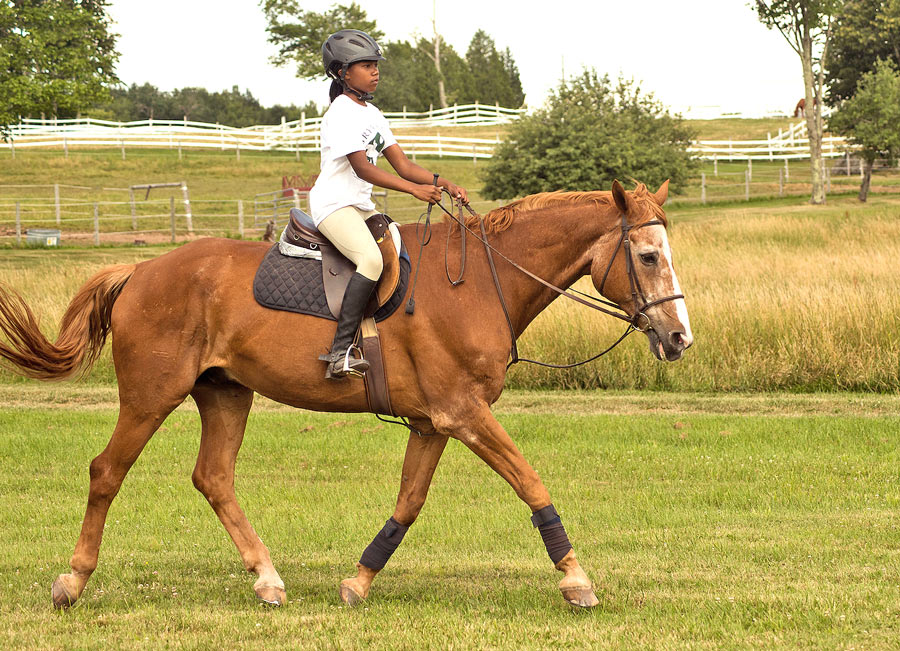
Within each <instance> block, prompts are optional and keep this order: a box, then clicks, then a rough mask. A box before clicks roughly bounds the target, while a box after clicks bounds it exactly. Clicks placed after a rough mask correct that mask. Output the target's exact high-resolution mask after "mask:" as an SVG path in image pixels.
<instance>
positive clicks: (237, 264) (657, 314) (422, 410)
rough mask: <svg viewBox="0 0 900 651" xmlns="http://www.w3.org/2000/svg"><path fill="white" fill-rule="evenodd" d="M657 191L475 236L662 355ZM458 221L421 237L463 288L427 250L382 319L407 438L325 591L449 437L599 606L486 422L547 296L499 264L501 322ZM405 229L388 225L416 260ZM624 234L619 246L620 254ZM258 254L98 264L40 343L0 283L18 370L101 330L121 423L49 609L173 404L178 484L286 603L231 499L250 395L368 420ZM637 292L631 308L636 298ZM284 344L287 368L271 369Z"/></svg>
mask: <svg viewBox="0 0 900 651" xmlns="http://www.w3.org/2000/svg"><path fill="white" fill-rule="evenodd" d="M667 193H668V184H667V183H666V184H664V185H663V186H662V187H661V188H660V189H659V190H658V191H657V192H656V193H655V194H652V193H650V192H648V191H647V189H646V187H644V186H643V185H638V186H637V187H636V189H635V190H634V191H633V192H627V191H625V190H624V189H623V188H622V186H621V185H620V184H619V183H618V182H615V183H614V184H613V189H612V192H565V193H560V192H557V193H544V194H537V195H533V196H530V197H526V198H524V199H521V200H518V201H515V202H513V203H511V204H509V205H507V206H504V207H502V208H498V209H496V210H493V211H491V212H490V213H488V214H487V215H486V216H485V217H484V225H485V227H486V230H487V232H488V233H489V238H490V242H491V245H492V246H493V247H495V249H496V250H497V251H498V252H501V253H503V254H504V255H506V256H508V257H509V258H510V259H512V260H515V261H517V262H520V263H523V264H524V266H526V267H527V268H528V269H529V271H531V272H533V273H535V274H537V275H539V276H540V277H542V278H543V279H545V280H547V281H549V282H550V283H552V284H553V285H556V286H557V287H561V288H566V287H569V286H570V285H572V283H574V282H575V281H576V280H578V279H579V278H581V277H583V276H585V275H590V276H591V278H592V280H593V283H594V285H595V287H597V288H602V293H603V294H604V295H605V296H606V297H607V298H608V299H609V300H611V301H613V302H615V303H617V304H618V305H620V306H621V307H622V309H623V310H624V311H626V312H627V313H628V314H630V315H636V312H638V311H640V312H642V313H643V315H644V316H641V317H640V318H641V319H642V320H643V319H645V320H646V323H645V324H644V325H645V326H646V329H645V333H646V334H647V335H648V337H649V339H650V348H651V351H652V352H653V353H654V354H655V355H656V356H657V357H658V358H660V359H668V360H669V361H674V360H677V359H679V358H680V357H681V355H682V352H683V351H684V350H685V349H686V348H687V347H688V346H690V345H691V343H692V341H693V337H692V334H691V329H690V325H689V323H688V317H687V311H686V308H685V304H684V300H683V298H680V289H679V286H678V281H677V279H676V277H675V271H674V269H673V266H672V255H671V251H670V248H669V244H668V240H667V237H666V227H665V224H666V221H665V214H664V212H663V210H662V208H661V206H662V205H663V203H664V202H665V200H666V196H667ZM469 225H470V226H474V228H475V229H476V230H473V231H465V232H463V231H461V229H459V228H458V227H457V226H456V225H455V224H452V223H443V224H438V225H436V226H435V227H434V235H435V236H437V238H436V239H437V241H442V240H441V239H440V238H441V237H442V236H446V235H447V234H446V232H445V231H444V230H443V229H447V228H451V227H452V228H454V230H455V232H454V233H452V237H451V238H450V240H449V242H450V244H449V245H448V246H449V247H450V248H451V249H452V251H449V252H448V253H450V254H451V255H453V253H454V252H455V253H457V254H458V252H459V247H460V233H462V236H465V237H468V238H470V240H469V250H470V253H469V261H468V268H467V271H466V274H467V276H466V280H465V283H463V284H461V285H459V286H458V287H451V286H450V285H449V284H448V283H447V282H446V281H445V276H444V269H443V266H444V263H445V260H444V255H445V251H444V247H442V246H434V245H432V246H430V247H425V249H424V251H423V254H422V258H421V273H420V274H419V286H418V289H417V290H416V298H417V305H416V309H415V312H414V314H412V315H407V314H404V313H402V312H399V313H397V314H395V315H394V316H393V317H391V318H389V319H387V320H385V321H383V322H382V323H381V324H380V331H381V338H382V342H383V350H384V358H385V361H386V368H387V377H388V382H389V385H390V392H391V398H392V403H393V407H394V410H395V412H396V413H397V414H398V415H401V416H404V417H406V418H408V419H409V421H410V423H411V424H412V426H413V427H414V428H415V429H416V430H418V433H415V432H414V433H411V434H410V436H409V442H408V445H407V448H406V456H405V459H404V461H403V470H402V474H401V480H400V491H399V495H398V498H397V505H396V509H395V511H394V513H393V516H392V517H391V518H390V519H389V520H388V522H387V524H386V525H385V527H384V528H383V529H382V530H381V531H380V532H379V533H378V535H377V536H376V537H375V539H374V540H373V542H372V544H370V545H369V547H368V548H367V549H366V550H365V552H364V553H363V556H362V558H361V559H360V562H359V563H357V575H356V576H355V577H353V578H348V579H345V580H344V581H343V582H342V583H341V586H340V595H341V598H342V599H343V600H344V602H346V603H348V604H351V605H352V604H356V603H358V602H360V601H361V600H363V599H365V598H366V597H367V595H368V592H369V587H370V585H371V583H372V580H373V578H374V577H375V575H376V573H377V572H378V571H379V570H380V569H381V568H382V567H383V566H384V564H385V563H386V562H387V559H388V558H389V557H390V554H391V553H392V552H393V551H394V549H396V547H397V545H398V544H399V542H400V539H401V538H402V536H403V534H404V533H405V532H406V530H407V528H408V527H409V526H410V525H412V523H413V522H414V521H415V519H416V517H417V516H418V514H419V511H420V509H421V508H422V506H423V504H424V503H425V497H426V495H427V493H428V488H429V485H430V483H431V479H432V476H433V474H434V471H435V468H436V466H437V464H438V461H439V460H440V458H441V453H442V452H443V450H444V446H445V445H446V444H447V441H448V439H449V438H450V437H453V438H456V439H459V440H460V441H462V442H463V444H465V445H466V446H467V447H468V448H469V449H471V450H472V451H473V452H474V453H475V454H476V455H478V456H479V457H480V458H481V459H483V460H484V461H485V462H486V463H487V464H488V465H489V466H490V467H491V468H493V469H494V470H495V471H496V472H497V473H498V474H500V475H501V476H502V477H503V478H504V479H506V481H507V482H509V484H510V485H511V486H512V488H513V490H515V491H516V494H517V495H518V496H519V497H520V498H521V499H522V501H524V502H525V504H527V505H528V507H529V508H530V509H531V512H532V513H533V516H532V521H533V522H534V524H535V526H537V527H538V529H539V530H540V533H541V536H542V538H543V539H544V543H545V545H546V547H547V551H548V553H549V555H550V557H551V561H552V562H553V563H554V565H555V567H556V568H557V569H558V570H560V571H562V572H564V574H565V576H564V577H563V579H562V581H561V582H560V584H559V587H560V590H561V591H562V593H563V597H564V598H565V599H566V600H567V601H568V602H570V603H572V604H576V605H579V606H585V607H588V606H593V605H596V604H597V603H598V602H597V599H596V597H595V595H594V593H593V590H592V586H591V583H590V581H589V580H588V578H587V575H586V574H585V573H584V571H583V570H582V569H581V567H580V566H579V564H578V561H577V560H576V558H575V552H574V550H573V549H572V546H571V544H570V543H569V541H568V538H567V536H566V534H565V529H564V528H563V526H562V523H561V520H560V518H559V517H558V514H557V513H556V511H555V509H554V508H553V506H552V504H551V500H550V494H549V492H548V491H547V489H546V488H545V487H544V484H543V483H542V482H541V480H540V478H539V477H538V475H537V473H536V472H535V471H534V470H533V469H532V468H531V466H530V465H529V464H528V462H527V461H526V460H525V458H524V457H523V456H522V454H521V453H520V452H519V450H518V449H517V448H516V446H515V444H514V443H513V441H512V439H511V438H510V437H509V435H508V434H507V433H506V431H504V429H503V427H502V426H501V425H500V424H499V423H498V422H497V420H496V419H495V418H494V416H493V415H492V414H491V410H490V406H491V405H492V404H493V403H494V402H495V401H496V400H497V399H498V398H499V397H500V393H501V392H502V390H503V384H504V379H505V377H506V370H507V361H508V359H509V356H510V350H511V342H512V337H511V334H514V336H519V335H520V334H521V333H522V331H524V330H525V328H526V327H527V326H528V324H529V323H531V321H532V320H533V319H534V318H535V317H536V316H537V315H538V313H540V312H541V310H543V309H544V308H545V307H547V305H549V304H550V303H551V302H552V301H553V300H554V299H555V298H556V296H557V294H556V293H555V292H554V291H552V290H550V289H548V288H547V287H546V286H545V285H542V284H539V283H538V282H535V281H534V280H533V279H532V278H530V277H528V276H526V275H525V274H523V273H522V272H521V271H520V270H518V269H516V268H515V267H513V266H512V265H511V264H510V263H509V262H507V261H505V260H503V259H502V258H497V264H496V273H497V275H498V277H499V282H500V285H501V287H502V291H503V294H504V296H505V301H506V305H507V307H508V313H509V321H507V318H506V316H505V315H504V310H503V307H502V305H501V303H500V300H499V299H498V292H497V288H496V287H495V285H494V281H493V279H492V274H491V270H490V267H489V262H488V257H487V255H486V253H485V250H484V248H482V247H481V243H480V242H479V241H478V239H477V238H476V237H475V236H474V235H472V233H473V232H477V229H478V218H477V217H474V218H469ZM626 226H627V228H626ZM414 228H415V227H414V226H405V227H403V228H402V229H401V231H402V233H403V235H404V238H405V240H406V242H407V245H408V247H409V249H410V250H409V252H410V254H411V258H412V260H413V261H416V260H417V259H418V254H419V247H418V244H417V242H416V238H415V237H413V235H414ZM622 238H624V239H627V240H628V242H627V244H629V245H630V249H629V246H625V247H622V246H621V244H622V241H621V240H622ZM269 247H270V245H269V244H264V243H259V242H239V241H232V240H223V239H212V238H210V239H202V240H197V241H195V242H191V243H189V244H185V245H184V246H182V247H179V248H177V249H175V250H173V251H171V252H169V253H166V254H165V255H162V256H160V257H159V258H156V259H153V260H149V261H146V262H141V263H139V264H131V265H118V266H113V267H109V268H107V269H104V270H102V271H100V272H99V273H97V274H96V275H95V276H93V277H92V278H91V279H90V280H89V281H88V282H87V283H86V284H85V285H84V286H83V287H82V288H81V290H80V291H79V292H78V294H77V295H76V296H75V297H74V298H73V299H72V302H71V303H70V305H69V307H68V309H67V311H66V313H65V315H64V317H63V320H62V324H61V327H60V333H59V336H58V338H57V340H56V343H55V344H54V343H50V342H49V341H48V340H47V339H46V338H45V337H44V335H43V334H42V333H41V331H40V330H39V328H38V324H37V320H36V319H35V317H34V315H33V314H32V313H31V311H30V309H29V308H28V306H27V305H26V304H25V303H24V301H23V300H22V299H21V298H20V297H19V296H18V295H17V294H15V293H14V292H12V291H9V290H6V289H3V288H2V287H0V329H2V330H3V331H4V333H5V334H6V338H7V339H8V342H7V343H3V342H0V356H2V357H3V358H5V359H6V360H7V362H10V363H11V364H12V365H13V366H15V367H16V368H17V370H18V371H19V372H20V373H22V374H24V375H27V376H30V377H33V378H37V379H42V380H52V379H62V378H66V377H69V376H71V375H73V374H76V373H77V372H78V371H80V370H86V369H87V368H89V366H90V364H91V363H92V362H93V361H94V360H95V359H96V357H97V355H98V354H99V352H100V349H101V347H102V346H103V344H104V341H105V339H106V337H107V335H108V334H109V333H110V332H111V333H112V335H113V337H112V353H113V360H114V362H115V369H116V376H117V379H118V386H119V401H120V407H119V417H118V422H117V423H116V427H115V430H114V432H113V434H112V437H111V439H110V441H109V443H108V444H107V446H106V448H105V449H104V450H103V451H102V452H101V453H100V455H99V456H97V457H96V458H95V459H94V460H93V461H92V462H91V464H90V491H89V495H88V503H87V510H86V513H85V516H84V522H83V525H82V529H81V535H80V536H79V538H78V542H77V544H76V546H75V552H74V554H73V556H72V559H71V561H70V566H71V570H72V571H71V573H68V574H61V575H60V576H59V577H57V579H56V580H55V581H54V583H53V588H52V598H53V603H54V605H55V606H56V607H59V608H65V607H68V606H70V605H71V604H73V603H74V602H75V601H76V600H77V599H78V598H79V596H80V595H81V593H82V591H83V590H84V587H85V584H86V583H87V580H88V578H89V577H90V576H91V573H92V572H93V571H94V570H95V569H96V567H97V557H98V553H99V549H100V542H101V537H102V534H103V528H104V523H105V521H106V516H107V511H108V509H109V507H110V503H111V502H112V500H113V498H114V497H115V496H116V493H117V492H118V491H119V487H120V486H121V484H122V481H123V479H124V478H125V475H126V473H127V472H128V470H129V468H131V466H132V464H133V463H134V462H135V460H136V459H137V457H138V455H139V454H140V453H141V450H143V448H144V446H145V445H146V444H147V441H149V439H150V437H151V436H153V434H154V432H156V430H157V428H159V426H160V425H161V424H162V422H163V421H164V420H165V419H166V417H167V416H168V415H169V414H170V413H171V412H172V410H174V409H175V408H176V407H177V406H178V405H180V404H181V403H182V402H183V401H184V400H185V399H186V398H187V396H188V395H190V396H193V398H194V400H195V401H196V403H197V408H198V410H199V412H200V418H201V423H202V434H201V439H200V452H199V456H198V459H197V464H196V467H195V469H194V471H193V476H192V479H193V483H194V485H195V486H196V488H197V489H198V490H199V491H200V492H201V493H202V494H203V495H204V496H205V497H206V499H207V500H208V501H209V503H210V505H211V506H212V508H213V510H214V511H215V513H216V515H217V516H218V517H219V519H220V520H221V522H222V524H223V525H224V526H225V529H226V530H227V532H228V534H229V535H230V536H231V539H232V540H233V541H234V544H235V545H236V546H237V548H238V551H239V552H240V555H241V559H242V560H243V563H244V565H245V567H246V568H247V570H249V571H251V572H254V573H255V574H257V575H258V577H259V578H258V580H257V581H256V582H255V584H254V590H255V591H256V594H257V596H258V597H259V598H260V599H261V600H263V601H265V602H268V603H271V604H283V603H284V602H285V597H286V594H285V589H284V583H283V582H282V580H281V577H280V576H279V575H278V572H277V571H276V570H275V567H274V566H273V565H272V561H271V559H270V556H269V551H268V549H267V548H266V546H265V545H264V544H263V542H262V541H261V540H260V538H259V537H258V536H257V535H256V532H255V531H254V530H253V527H252V526H251V525H250V523H249V522H248V521H247V518H246V516H245V515H244V513H243V511H242V510H241V508H240V506H238V502H237V499H236V497H235V493H234V469H235V460H236V457H237V453H238V448H240V446H241V441H242V439H243V436H244V429H245V426H246V423H247V416H248V414H249V412H250V407H251V404H252V402H253V393H254V391H255V392H258V393H260V394H262V395H264V396H267V397H269V398H271V399H273V400H276V401H278V402H281V403H285V404H288V405H293V406H295V407H301V408H304V409H312V410H318V411H336V412H365V411H368V408H367V403H366V396H365V393H364V388H363V382H362V381H361V380H360V379H358V378H351V377H347V378H344V379H341V380H338V381H335V380H325V379H323V368H322V364H321V362H319V361H318V360H317V358H318V356H319V355H320V354H321V353H323V352H325V351H326V348H327V346H328V344H329V342H330V341H331V338H332V335H333V332H334V327H335V326H334V322H332V321H328V320H325V319H320V318H315V317H310V316H305V315H300V314H294V313H289V312H281V311H275V310H269V309H266V308H263V307H260V306H259V305H258V304H257V303H256V302H255V301H254V299H253V294H252V291H251V284H252V280H253V276H254V273H255V271H256V268H257V266H258V265H259V263H260V261H261V260H262V258H263V256H264V255H265V254H266V252H267V251H268V250H269ZM473 247H477V248H473ZM625 256H630V259H631V262H630V263H627V262H626V260H625ZM629 270H630V271H629ZM412 271H413V273H415V271H416V269H415V267H414V268H413V270H412ZM629 275H630V278H629ZM635 281H636V282H638V283H639V286H640V292H641V295H642V300H643V301H644V302H643V303H642V304H641V305H636V304H635V294H634V292H633V290H632V285H633V283H634V282H635ZM654 303H655V304H654ZM651 304H652V306H651ZM510 325H511V326H512V328H513V330H514V333H510V331H509V327H510ZM298 333H302V336H297V335H298ZM287 346H290V347H291V353H290V358H291V360H293V361H292V362H291V363H285V358H286V353H285V348H286V347H287Z"/></svg>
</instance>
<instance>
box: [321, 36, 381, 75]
mask: <svg viewBox="0 0 900 651" xmlns="http://www.w3.org/2000/svg"><path fill="white" fill-rule="evenodd" d="M357 61H384V57H383V56H382V55H381V48H380V47H379V46H378V43H376V42H375V39H374V38H372V37H371V36H369V35H368V34H366V33H365V32H361V31H359V30H358V29H342V30H340V31H339V32H335V33H334V34H332V35H331V36H329V37H328V39H327V40H326V41H325V43H324V44H323V45H322V63H323V64H324V65H325V74H326V75H328V76H329V77H331V78H332V79H340V78H339V76H338V68H340V67H344V68H345V70H346V67H347V66H348V65H350V64H351V63H356V62H357Z"/></svg>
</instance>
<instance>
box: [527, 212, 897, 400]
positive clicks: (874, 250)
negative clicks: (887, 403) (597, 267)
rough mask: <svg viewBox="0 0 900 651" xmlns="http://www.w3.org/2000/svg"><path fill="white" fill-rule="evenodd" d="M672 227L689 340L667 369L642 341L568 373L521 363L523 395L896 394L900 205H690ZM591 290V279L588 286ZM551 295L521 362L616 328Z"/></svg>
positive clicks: (591, 348) (606, 335)
mask: <svg viewBox="0 0 900 651" xmlns="http://www.w3.org/2000/svg"><path fill="white" fill-rule="evenodd" d="M670 217H671V218H672V227H671V241H672V248H673V250H674V255H675V259H676V270H677V272H678V275H679V280H680V281H681V284H682V289H683V290H684V293H685V294H686V296H687V305H688V309H689V312H690V318H691V325H692V328H693V331H694V336H695V345H694V347H693V348H692V349H690V350H689V351H688V352H687V353H686V355H685V357H684V359H683V360H681V361H679V362H678V363H676V364H661V363H659V362H657V361H656V360H655V358H653V356H652V355H651V353H650V352H649V350H648V347H647V344H646V339H645V338H644V337H643V335H639V334H635V335H632V336H631V337H630V338H629V340H627V341H626V343H625V344H623V345H622V346H620V347H619V348H618V349H617V350H615V351H614V352H612V353H610V354H609V355H608V356H606V357H605V358H603V359H602V360H600V361H598V362H596V363H594V364H591V365H588V366H586V367H581V368H579V369H574V370H571V371H563V372H561V371H553V370H548V369H541V368H538V367H533V366H523V365H520V366H518V367H516V368H515V369H514V371H513V372H512V374H511V376H510V383H511V385H514V386H518V387H528V388H537V387H553V388H562V387H573V388H575V387H577V388H588V387H598V386H600V387H610V388H653V389H669V390H692V391H705V390H710V391H713V390H743V391H772V390H796V391H809V390H845V389H852V390H862V391H882V392H883V391H897V390H900V201H898V200H891V199H885V198H881V199H877V200H875V201H872V202H870V203H869V204H868V205H860V204H859V203H858V202H856V201H855V200H851V199H843V200H836V201H834V202H832V203H831V204H830V205H829V206H827V207H811V206H806V205H800V206H788V207H777V208H773V207H741V208H729V209H718V210H706V211H704V210H695V211H690V212H684V213H681V214H679V213H678V212H677V211H675V212H672V213H670ZM581 284H582V285H583V286H584V287H588V286H589V282H588V281H586V280H583V281H581ZM587 312H588V311H587V310H585V309H584V308H580V307H577V306H574V305H573V304H571V303H569V302H568V301H560V300H557V301H556V302H555V303H554V304H553V305H551V306H550V308H549V309H548V310H547V311H546V312H545V313H544V314H542V315H541V316H540V317H539V318H538V320H537V321H536V322H535V323H534V324H533V325H532V327H531V328H530V329H529V330H528V331H526V333H525V335H524V336H523V338H522V342H521V354H522V355H523V356H526V357H531V358H537V359H550V360H561V359H562V360H569V361H571V360H574V359H575V358H578V357H582V358H584V357H587V356H589V355H590V354H592V353H596V352H598V351H599V350H602V348H603V347H605V345H607V344H608V343H611V342H612V341H614V338H615V337H617V336H618V335H619V334H620V333H621V326H620V324H619V323H618V322H616V321H614V320H613V319H609V318H604V317H603V316H602V315H595V314H588V313H587Z"/></svg>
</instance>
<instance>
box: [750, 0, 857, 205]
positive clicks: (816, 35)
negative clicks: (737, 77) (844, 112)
mask: <svg viewBox="0 0 900 651" xmlns="http://www.w3.org/2000/svg"><path fill="white" fill-rule="evenodd" d="M840 5H841V0H769V1H768V2H767V1H766V0H756V11H757V14H758V15H759V20H760V21H761V22H762V23H763V24H764V25H765V26H766V27H768V28H769V29H772V28H773V27H774V28H776V29H778V31H779V32H781V35H782V36H784V38H785V40H786V41H787V42H788V44H789V45H790V46H791V48H793V50H794V52H796V53H797V54H798V55H799V57H800V64H801V67H802V69H803V88H804V97H805V98H806V107H805V109H804V114H805V117H806V130H807V133H808V134H809V161H810V169H811V171H812V197H811V198H810V202H811V203H814V204H821V203H825V161H824V159H823V158H822V136H823V131H824V128H823V123H822V99H823V98H822V86H823V82H824V78H825V66H824V62H825V58H826V55H827V54H828V41H829V38H830V36H831V22H832V17H833V16H834V14H835V12H836V11H837V10H838V9H839V8H840ZM817 51H818V52H819V55H818V56H816V52H817Z"/></svg>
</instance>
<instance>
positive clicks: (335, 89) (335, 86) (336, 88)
mask: <svg viewBox="0 0 900 651" xmlns="http://www.w3.org/2000/svg"><path fill="white" fill-rule="evenodd" d="M343 94H344V86H343V85H342V84H341V82H339V81H338V80H337V79H332V80H331V88H330V89H329V90H328V99H329V101H331V102H333V101H334V100H335V99H337V98H338V96H339V95H343Z"/></svg>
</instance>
